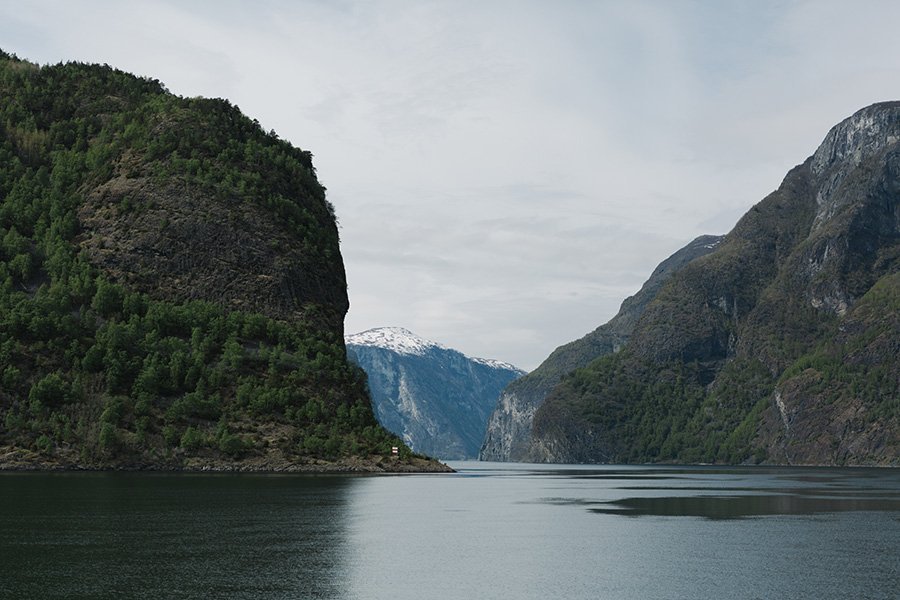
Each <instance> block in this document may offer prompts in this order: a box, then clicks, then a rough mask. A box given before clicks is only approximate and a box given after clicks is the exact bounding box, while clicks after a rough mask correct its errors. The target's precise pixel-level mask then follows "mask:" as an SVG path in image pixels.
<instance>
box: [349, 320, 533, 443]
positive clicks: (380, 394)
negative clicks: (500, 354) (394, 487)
mask: <svg viewBox="0 0 900 600" xmlns="http://www.w3.org/2000/svg"><path fill="white" fill-rule="evenodd" d="M345 341H346V344H347V354H348V357H350V359H351V360H353V361H354V362H356V363H357V364H359V365H360V366H361V367H362V368H363V369H364V370H365V371H366V373H367V374H368V383H369V389H370V391H371V394H372V399H373V403H374V410H375V413H376V416H377V417H378V420H379V422H380V423H382V425H384V426H385V427H387V428H388V430H390V431H392V432H393V433H395V434H396V435H399V436H400V437H401V438H402V439H403V440H404V441H405V442H406V443H407V444H409V446H410V447H411V448H412V449H413V450H415V451H417V452H422V453H425V454H428V455H430V456H437V457H439V458H441V459H454V460H458V459H469V458H474V457H476V456H477V454H478V450H479V448H480V446H481V441H482V438H483V437H484V429H485V425H486V423H487V418H488V415H489V413H490V410H491V409H492V408H493V406H494V403H495V402H496V398H497V395H498V394H499V392H500V389H502V388H503V387H504V386H505V385H506V384H507V383H508V382H509V381H510V380H512V379H514V378H516V377H519V376H521V375H522V374H524V371H522V370H521V369H517V368H516V367H513V366H512V365H509V364H508V363H504V362H502V361H496V360H491V359H483V358H472V357H468V356H466V355H464V354H463V353H461V352H459V351H457V350H454V349H452V348H447V347H446V346H444V345H442V344H439V343H436V342H432V341H430V340H425V339H423V338H421V337H419V336H417V335H415V334H414V333H412V332H410V331H409V330H407V329H403V328H398V327H386V328H376V329H370V330H367V331H365V332H361V333H359V334H352V335H347V336H346V337H345Z"/></svg>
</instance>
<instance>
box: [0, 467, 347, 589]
mask: <svg viewBox="0 0 900 600" xmlns="http://www.w3.org/2000/svg"><path fill="white" fill-rule="evenodd" d="M353 483H354V480H353V479H350V478H334V477H332V478H328V477H299V478H298V477H281V476H252V475H228V476H217V475H188V474H177V475H172V474H166V475H162V474H141V473H130V474H126V473H122V474H119V473H71V474H39V473H22V474H15V473H3V474H0V506H2V507H3V510H2V512H0V581H2V582H3V583H2V584H0V588H2V589H0V596H2V597H9V598H48V597H66V598H73V597H81V598H179V597H181V598H198V597H222V598H260V597H285V596H289V597H309V598H319V597H322V598H325V597H340V596H342V595H343V593H344V587H345V580H344V579H342V578H341V577H338V576H337V573H339V572H340V569H341V558H342V556H343V554H344V550H345V548H346V538H345V535H344V533H345V528H346V514H345V511H346V493H347V490H348V489H349V488H350V487H352V485H353Z"/></svg>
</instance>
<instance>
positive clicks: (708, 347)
mask: <svg viewBox="0 0 900 600" xmlns="http://www.w3.org/2000/svg"><path fill="white" fill-rule="evenodd" d="M898 270H900V103H896V102H892V103H883V104H876V105H873V106H870V107H868V108H865V109H863V110H861V111H859V112H858V113H856V114H854V115H853V116H851V117H850V118H848V119H847V120H845V121H843V122H842V123H840V124H839V125H837V126H836V127H834V128H833V129H832V130H831V131H830V132H829V133H828V135H827V136H826V138H825V140H824V142H823V143H822V145H821V146H820V147H819V148H818V149H817V150H816V152H815V153H814V154H813V156H811V157H810V158H809V159H807V160H806V161H805V162H804V163H803V164H801V165H800V166H798V167H796V168H794V169H793V170H791V172H790V173H788V174H787V176H786V177H785V179H784V181H783V183H782V184H781V186H780V187H779V188H778V190H776V191H775V192H773V193H772V194H770V195H769V196H768V197H767V198H765V199H764V200H763V201H762V202H760V203H759V204H757V205H756V206H754V207H753V208H752V209H751V210H750V211H749V212H748V213H747V214H746V215H745V216H744V217H743V218H742V219H741V220H740V221H739V222H738V224H737V225H736V226H735V228H734V229H733V230H732V231H731V232H730V233H729V234H728V235H727V236H726V237H725V239H724V240H723V241H722V243H721V244H719V246H718V247H717V248H716V249H715V251H714V252H713V253H711V254H709V255H708V256H705V257H703V258H701V259H698V260H696V261H694V262H692V263H690V264H688V265H687V266H686V267H685V268H683V269H682V270H680V271H679V272H678V273H676V274H675V275H674V276H672V277H671V278H670V280H669V281H667V282H666V283H665V284H664V285H663V286H662V288H661V289H660V290H659V293H658V294H657V295H656V298H655V299H654V300H653V301H652V302H650V303H649V304H648V305H647V307H646V309H645V310H644V312H643V314H642V315H641V316H640V318H639V319H638V322H637V323H636V325H635V327H634V330H633V332H632V336H631V339H630V340H629V342H628V344H627V345H626V347H625V348H624V349H623V350H622V351H621V352H619V353H618V354H616V355H613V356H608V357H606V358H601V359H599V360H596V361H594V362H593V363H591V364H590V365H587V366H586V367H584V368H582V369H579V370H576V371H574V372H573V373H571V374H570V375H568V376H567V377H566V378H565V379H564V380H563V381H562V382H561V383H560V384H559V385H558V386H557V387H556V388H554V390H553V391H552V392H551V393H550V394H549V397H548V399H547V400H546V401H545V402H544V404H543V405H542V406H541V407H540V408H539V409H538V411H537V413H536V414H535V418H534V434H533V441H532V445H531V448H530V452H531V453H532V455H537V456H540V457H542V458H543V459H545V460H553V461H560V462H572V461H574V462H608V461H622V462H627V461H683V462H699V461H703V462H747V461H753V462H769V463H790V464H798V463H803V464H829V465H835V464H894V465H896V464H898V461H900V458H898V457H900V422H898V419H900V365H898V362H900V361H898V360H897V356H898V355H900V353H898V345H897V344H898V342H897V340H898V339H900V328H898V325H900V323H898V317H897V315H898V310H897V309H898V303H900V287H898V283H900V281H898Z"/></svg>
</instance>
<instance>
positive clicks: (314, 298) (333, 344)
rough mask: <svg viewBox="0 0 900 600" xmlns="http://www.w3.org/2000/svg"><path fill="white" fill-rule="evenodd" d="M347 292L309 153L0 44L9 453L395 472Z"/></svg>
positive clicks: (170, 99)
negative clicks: (358, 358)
mask: <svg viewBox="0 0 900 600" xmlns="http://www.w3.org/2000/svg"><path fill="white" fill-rule="evenodd" d="M347 307H348V301H347V292H346V281H345V276H344V268H343V264H342V261H341V255H340V249H339V246H338V235H337V226H336V223H335V218H334V213H333V207H332V206H331V204H330V203H329V202H328V201H327V200H326V198H325V190H324V188H323V187H322V186H321V185H320V184H319V182H318V180H317V179H316V175H315V170H314V168H313V164H312V158H311V155H310V153H309V152H306V151H304V150H300V149H299V148H295V147H293V146H292V145H291V144H289V143H287V142H285V141H283V140H280V139H278V137H277V136H276V135H275V134H274V132H270V133H266V132H264V131H263V130H262V129H261V128H260V126H259V124H258V123H257V122H256V121H253V120H251V119H249V118H247V117H246V116H244V115H243V114H242V113H241V112H240V111H239V110H238V109H237V107H234V106H232V105H231V104H229V103H228V102H227V101H224V100H209V99H203V98H193V99H185V98H180V97H177V96H174V95H172V94H170V93H168V92H167V91H166V89H165V88H164V87H163V86H162V84H160V83H159V82H158V81H155V80H150V79H146V78H138V77H134V76H132V75H129V74H127V73H123V72H121V71H117V70H115V69H112V68H110V67H107V66H102V67H101V66H98V65H83V64H75V63H70V64H60V65H55V66H45V67H39V66H37V65H33V64H31V63H27V62H25V61H21V60H19V59H17V58H15V57H13V56H10V55H8V54H5V53H3V52H0V384H2V385H0V419H2V423H3V426H2V427H0V467H4V466H20V467H28V466H32V467H73V466H74V467H91V468H94V467H124V468H176V469H180V468H188V469H193V468H223V469H262V470H266V469H285V470H294V469H304V468H311V469H323V468H328V465H335V468H348V469H350V468H353V469H372V470H384V469H404V468H406V467H408V466H409V464H411V461H413V460H414V459H413V458H412V457H410V456H409V451H408V449H407V448H405V447H404V448H403V449H402V451H401V457H400V459H398V460H396V461H393V462H391V459H388V458H387V457H388V456H389V455H390V448H391V446H392V445H401V446H402V443H401V442H400V441H399V439H397V438H396V437H394V436H391V435H390V434H389V433H387V432H386V431H385V430H383V429H382V428H381V427H380V426H379V425H378V424H377V422H376V420H375V418H374V414H373V411H372V408H371V405H370V402H369V399H368V397H367V395H366V391H365V387H364V378H363V376H362V374H361V373H360V371H359V370H358V369H357V368H355V367H354V366H353V365H351V364H349V363H348V362H347V360H346V354H345V348H344V344H343V318H344V314H345V313H346V311H347ZM371 457H375V458H371ZM382 458H384V460H382ZM401 463H403V464H401ZM404 465H406V466H404ZM419 466H422V467H423V468H432V467H434V468H438V467H435V466H434V465H432V466H429V465H425V464H424V463H423V464H422V465H419Z"/></svg>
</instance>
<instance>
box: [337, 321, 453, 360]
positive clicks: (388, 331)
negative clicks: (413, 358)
mask: <svg viewBox="0 0 900 600" xmlns="http://www.w3.org/2000/svg"><path fill="white" fill-rule="evenodd" d="M344 342H345V343H346V344H347V345H348V346H375V347H376V348H384V349H386V350H393V351H394V352H396V353H398V354H415V355H419V356H422V355H424V354H425V353H426V352H427V351H428V350H430V349H431V348H440V349H442V350H446V349H447V348H445V347H444V346H442V345H440V344H438V343H437V342H432V341H430V340H426V339H424V338H420V337H419V336H417V335H416V334H414V333H413V332H412V331H410V330H408V329H404V328H403V327H377V328H375V329H368V330H366V331H363V332H362V333H354V334H352V335H347V336H344Z"/></svg>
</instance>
